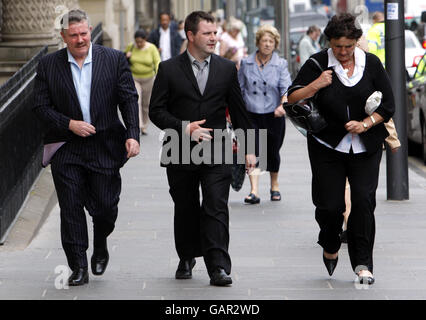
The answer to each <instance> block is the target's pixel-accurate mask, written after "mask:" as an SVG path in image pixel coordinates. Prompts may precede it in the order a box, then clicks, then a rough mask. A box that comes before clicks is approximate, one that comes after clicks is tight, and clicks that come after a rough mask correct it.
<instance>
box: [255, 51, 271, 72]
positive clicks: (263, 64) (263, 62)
mask: <svg viewBox="0 0 426 320" xmlns="http://www.w3.org/2000/svg"><path fill="white" fill-rule="evenodd" d="M271 57H272V56H270V57H268V59H267V60H265V61H262V59H260V57H259V53H257V54H256V58H257V60H259V62H260V68H262V69H263V68H264V67H265V65H266V64H267V63H268V62H269V60H271Z"/></svg>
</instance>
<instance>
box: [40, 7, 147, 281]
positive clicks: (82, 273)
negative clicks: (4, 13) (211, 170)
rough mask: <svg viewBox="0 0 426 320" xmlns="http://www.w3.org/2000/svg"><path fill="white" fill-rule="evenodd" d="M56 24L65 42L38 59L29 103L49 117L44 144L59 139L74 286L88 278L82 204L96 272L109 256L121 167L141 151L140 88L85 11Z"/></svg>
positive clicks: (58, 169) (59, 185) (57, 175)
mask: <svg viewBox="0 0 426 320" xmlns="http://www.w3.org/2000/svg"><path fill="white" fill-rule="evenodd" d="M61 24H62V32H61V36H62V38H63V40H64V42H65V43H66V44H67V48H65V49H62V50H59V51H57V52H55V53H52V54H49V55H47V56H45V57H44V58H43V59H42V60H41V61H40V63H39V66H38V70H37V77H36V82H35V88H34V92H35V94H34V95H35V101H34V108H33V111H34V112H35V113H36V114H37V116H38V117H39V118H40V119H41V120H43V122H44V123H45V124H46V129H47V131H46V135H45V145H53V146H57V147H59V146H60V147H59V149H58V150H57V151H56V153H55V154H54V156H53V157H52V159H51V169H52V175H53V180H54V183H55V188H56V192H57V195H58V201H59V206H60V208H61V239H62V246H63V248H64V251H65V254H66V257H67V260H68V265H69V266H70V268H71V269H72V271H73V273H72V275H71V276H70V278H69V280H68V282H69V285H71V286H77V285H83V284H85V283H88V281H89V276H88V262H87V256H86V250H87V249H88V232H87V225H86V215H85V212H84V208H86V209H87V210H88V212H89V214H90V215H91V216H92V219H93V230H94V236H93V240H94V246H93V247H94V249H93V255H92V259H91V268H92V272H93V274H95V275H101V274H103V273H104V271H105V269H106V266H107V264H108V260H109V254H108V250H107V237H108V235H109V234H111V232H112V231H113V229H114V224H115V221H116V218H117V214H118V201H119V196H120V191H121V178H120V172H119V170H120V168H121V167H122V166H123V165H124V164H125V162H126V161H127V159H129V158H131V157H134V156H136V155H137V154H138V153H139V120H138V119H139V118H138V94H137V92H136V89H135V86H134V82H133V79H132V75H131V73H130V69H129V68H128V64H127V61H126V58H125V56H124V54H123V53H121V52H120V51H117V50H113V49H109V48H105V47H102V46H99V45H95V44H92V43H91V36H90V32H91V30H92V27H91V26H90V22H89V19H88V16H87V14H86V13H85V12H84V11H81V10H71V11H70V12H69V13H68V14H66V15H65V16H64V17H63V18H62V21H61ZM117 106H118V107H119V108H120V111H121V115H122V118H123V120H124V123H125V127H124V126H123V124H122V123H121V122H120V120H119V117H118V112H117ZM58 143H60V144H58ZM62 143H63V144H62Z"/></svg>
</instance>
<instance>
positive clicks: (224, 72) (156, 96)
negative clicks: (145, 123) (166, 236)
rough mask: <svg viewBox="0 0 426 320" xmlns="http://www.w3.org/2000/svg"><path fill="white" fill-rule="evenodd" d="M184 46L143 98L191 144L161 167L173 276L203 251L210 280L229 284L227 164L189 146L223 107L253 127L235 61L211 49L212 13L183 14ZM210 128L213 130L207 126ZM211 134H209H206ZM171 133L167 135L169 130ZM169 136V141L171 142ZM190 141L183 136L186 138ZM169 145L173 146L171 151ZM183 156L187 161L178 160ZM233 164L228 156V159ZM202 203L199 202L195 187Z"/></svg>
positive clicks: (219, 126)
mask: <svg viewBox="0 0 426 320" xmlns="http://www.w3.org/2000/svg"><path fill="white" fill-rule="evenodd" d="M185 32H186V35H187V38H188V49H187V51H186V52H184V53H183V54H181V55H179V56H177V57H175V58H172V59H170V60H168V61H166V62H161V63H160V67H159V71H158V74H157V77H156V80H155V83H154V89H153V92H152V97H151V103H150V113H149V116H150V119H151V120H152V122H153V123H154V124H155V125H156V126H158V127H159V128H160V129H162V130H166V132H167V131H170V130H174V132H176V133H177V135H178V136H179V138H180V140H185V139H186V138H185V137H186V136H188V140H189V137H191V139H192V140H193V141H192V142H191V143H190V148H188V149H186V148H185V147H183V146H182V144H185V143H184V142H182V143H180V142H177V143H175V144H172V148H174V147H177V148H178V154H179V157H178V158H179V159H172V161H171V163H164V161H163V160H164V159H165V158H164V151H165V147H166V144H168V141H165V143H164V145H163V155H162V159H163V160H162V165H163V166H166V167H167V178H168V182H169V186H170V194H171V196H172V199H173V201H174V205H175V209H174V214H175V218H174V232H175V234H174V235H175V245H176V250H177V254H178V256H179V258H180V262H179V265H178V268H177V271H176V276H175V277H176V279H190V278H191V277H192V268H193V267H194V265H195V259H194V258H195V257H200V256H203V257H204V262H205V264H206V267H207V271H208V274H209V276H210V284H211V285H217V286H226V285H229V284H231V283H232V278H231V277H230V276H229V275H230V272H231V258H230V256H229V254H228V245H229V212H228V197H229V188H230V182H231V168H232V165H231V164H227V163H226V162H223V161H222V158H220V157H219V158H220V159H221V160H220V162H219V163H218V162H217V161H216V159H214V158H215V156H216V155H217V154H214V153H211V152H210V156H208V155H207V156H206V154H208V153H209V152H207V151H208V148H209V147H206V148H204V149H203V150H202V151H204V152H205V153H206V154H204V156H203V161H202V162H201V163H200V164H197V162H196V161H195V159H194V157H193V155H194V150H195V149H196V148H197V147H199V146H200V145H202V144H203V143H207V144H210V147H211V145H212V142H215V143H219V144H223V141H222V140H219V141H214V140H215V137H216V132H217V130H219V131H222V130H223V129H225V127H226V118H225V109H226V107H229V111H230V114H231V119H232V122H233V125H234V127H235V128H240V129H242V130H243V131H244V132H246V131H247V130H248V129H250V128H252V126H251V124H250V121H249V118H248V115H247V113H246V108H245V104H244V101H243V98H242V95H241V90H240V86H239V83H238V78H237V69H236V67H235V64H234V63H232V62H231V61H229V60H226V59H223V58H221V57H219V56H217V55H214V54H213V52H214V50H215V46H216V43H217V38H216V34H217V29H216V24H215V19H214V17H213V16H211V15H209V14H207V13H205V12H202V11H196V12H193V13H191V14H190V15H189V16H188V17H187V18H186V21H185ZM214 130H216V132H213V131H214ZM213 133H214V134H213ZM170 136H172V135H170ZM171 143H172V142H171ZM188 144H189V142H188ZM230 147H231V148H232V146H231V145H230ZM174 151H175V150H172V153H174ZM245 157H246V167H247V168H248V170H252V169H253V168H254V167H255V164H256V157H255V155H254V154H248V155H246V156H245ZM185 158H188V159H189V160H188V161H185V160H184V159H185ZM231 163H232V162H231ZM200 186H201V190H202V195H203V199H202V203H201V204H200V191H199V188H200Z"/></svg>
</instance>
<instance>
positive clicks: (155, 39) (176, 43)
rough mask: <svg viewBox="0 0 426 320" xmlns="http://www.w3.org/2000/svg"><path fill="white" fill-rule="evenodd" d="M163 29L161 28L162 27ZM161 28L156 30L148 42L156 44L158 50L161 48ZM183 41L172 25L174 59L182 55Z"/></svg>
mask: <svg viewBox="0 0 426 320" xmlns="http://www.w3.org/2000/svg"><path fill="white" fill-rule="evenodd" d="M160 28H161V27H160ZM160 28H156V29H154V30H153V31H152V32H151V34H150V35H149V37H148V41H149V42H151V43H153V44H155V46H156V47H157V48H160ZM182 42H183V39H182V37H181V36H180V34H179V33H178V32H177V30H176V29H175V28H172V26H171V25H170V47H171V52H172V57H176V56H177V55H179V54H180V48H181V46H182Z"/></svg>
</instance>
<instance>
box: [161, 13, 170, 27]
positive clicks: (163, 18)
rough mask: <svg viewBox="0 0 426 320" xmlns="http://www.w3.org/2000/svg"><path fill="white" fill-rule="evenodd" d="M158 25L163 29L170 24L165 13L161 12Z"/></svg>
mask: <svg viewBox="0 0 426 320" xmlns="http://www.w3.org/2000/svg"><path fill="white" fill-rule="evenodd" d="M160 25H161V28H163V29H164V30H167V28H168V27H169V25H170V17H169V16H168V15H167V14H162V15H161V17H160Z"/></svg>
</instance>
